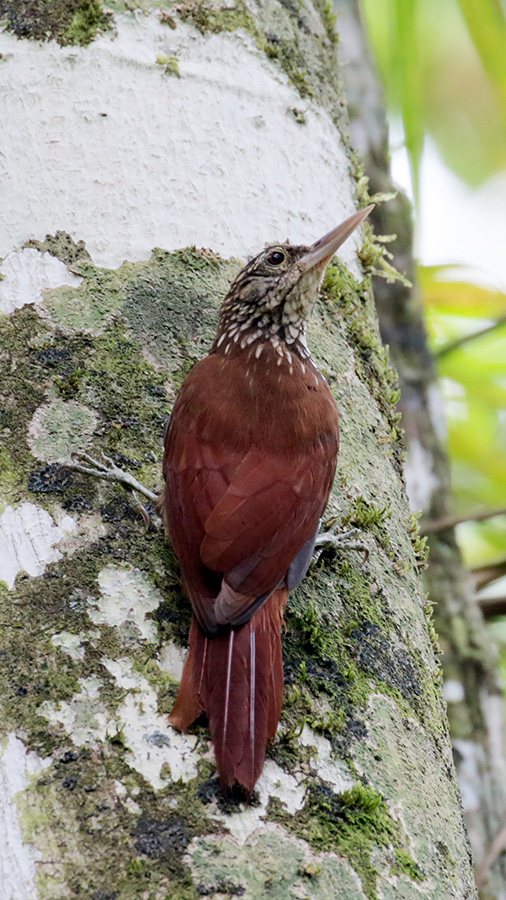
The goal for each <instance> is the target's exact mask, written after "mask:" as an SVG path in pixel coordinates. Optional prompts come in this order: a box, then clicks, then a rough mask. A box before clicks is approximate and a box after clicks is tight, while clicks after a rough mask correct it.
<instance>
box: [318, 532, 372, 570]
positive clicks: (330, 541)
mask: <svg viewBox="0 0 506 900" xmlns="http://www.w3.org/2000/svg"><path fill="white" fill-rule="evenodd" d="M359 533H360V532H359V529H358V528H350V529H349V530H348V531H343V532H341V534H336V532H335V531H323V532H322V533H321V534H319V535H318V537H317V538H316V541H315V549H314V554H313V562H318V560H319V559H320V556H321V555H322V553H323V551H324V550H326V549H327V548H328V547H332V548H334V549H339V550H341V549H344V550H359V551H360V552H361V553H363V554H364V559H363V561H362V564H363V563H365V562H367V559H368V557H369V548H368V547H366V545H365V544H363V543H362V541H355V540H353V538H355V537H356V536H357V535H358V534H359Z"/></svg>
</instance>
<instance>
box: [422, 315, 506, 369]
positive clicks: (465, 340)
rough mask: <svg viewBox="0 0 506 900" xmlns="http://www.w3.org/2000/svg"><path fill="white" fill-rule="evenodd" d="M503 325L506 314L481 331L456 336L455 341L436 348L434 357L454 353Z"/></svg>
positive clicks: (505, 323)
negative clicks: (438, 348)
mask: <svg viewBox="0 0 506 900" xmlns="http://www.w3.org/2000/svg"><path fill="white" fill-rule="evenodd" d="M503 325H506V315H505V316H500V318H499V319H496V321H495V322H492V324H491V325H487V327H486V328H481V329H480V330H479V331H472V332H471V334H464V335H462V337H460V338H456V339H455V340H454V341H449V342H448V343H447V344H445V345H444V347H441V349H440V350H436V352H435V353H434V357H435V358H436V360H438V359H443V357H445V356H448V355H449V354H450V353H453V351H454V350H458V349H459V348H460V347H463V346H464V345H465V344H469V343H470V342H471V341H475V340H477V338H480V337H483V335H484V334H490V332H491V331H495V329H496V328H501V327H502V326H503Z"/></svg>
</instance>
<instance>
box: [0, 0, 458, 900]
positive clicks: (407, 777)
mask: <svg viewBox="0 0 506 900" xmlns="http://www.w3.org/2000/svg"><path fill="white" fill-rule="evenodd" d="M195 10H197V12H195ZM232 12H234V10H232ZM246 12H247V17H249V18H248V19H247V21H246V23H245V20H244V15H246V13H245V8H243V7H242V6H241V5H239V6H238V7H236V8H235V13H236V16H237V22H236V21H235V20H234V28H245V27H247V28H248V30H249V31H250V33H252V32H251V28H250V24H251V22H253V25H254V29H255V30H256V32H255V40H257V38H258V35H260V34H261V33H263V29H265V27H266V26H265V21H264V18H263V17H265V15H267V14H269V15H272V16H273V21H276V22H277V27H279V28H280V29H281V26H282V27H283V29H285V30H286V34H287V36H286V37H282V36H281V37H279V36H278V39H277V40H276V41H273V43H274V45H275V46H276V47H279V46H281V48H282V53H283V54H284V53H285V52H286V54H287V55H288V57H290V56H291V58H292V60H293V59H295V60H296V66H297V67H298V69H301V71H302V62H301V60H302V59H303V61H304V62H303V64H304V67H305V68H304V70H303V71H304V72H305V74H304V79H303V81H304V84H305V85H306V87H307V85H310V86H312V87H311V91H312V93H313V95H314V97H313V100H312V102H315V103H320V104H321V105H322V107H324V108H327V109H329V110H330V109H331V111H332V117H333V119H334V122H335V125H336V127H342V122H343V108H344V107H343V100H342V92H341V88H340V85H339V81H338V78H337V76H336V75H335V71H337V70H335V71H334V73H332V66H331V62H332V61H333V62H332V65H333V66H335V50H336V48H335V41H334V40H331V38H330V37H329V34H328V30H329V28H330V27H331V23H330V20H329V14H328V10H327V8H326V7H325V8H319V7H318V6H312V5H310V4H307V5H305V6H304V7H303V8H302V9H300V8H299V7H297V8H295V7H293V8H292V5H291V4H289V3H284V4H283V5H280V4H277V3H274V2H272V3H270V4H267V5H266V6H265V7H263V8H262V10H261V11H257V10H253V11H251V10H250V9H249V8H248V10H247V11H246ZM257 12H258V16H257ZM230 14H231V13H230V9H229V8H228V9H226V10H221V9H220V8H219V7H215V6H213V7H212V16H211V12H210V10H209V9H208V8H207V7H204V6H203V5H202V4H200V5H198V6H192V7H190V6H189V5H187V6H184V5H183V6H180V7H178V8H177V10H175V11H174V16H175V18H176V19H177V17H178V16H179V17H183V18H184V17H185V16H186V19H187V20H188V19H190V20H192V21H194V24H195V27H196V28H198V29H201V28H206V27H210V26H209V21H211V25H212V27H213V28H214V27H215V26H216V21H218V22H219V23H222V22H223V21H226V22H228V23H229V24H230ZM197 15H198V18H197V19H196V18H195V16H197ZM216 17H218V19H216ZM118 20H119V16H118ZM250 20H251V21H250ZM248 23H249V24H248ZM118 27H120V26H119V25H118ZM252 27H253V26H252ZM269 33H271V32H269ZM258 40H259V41H260V38H258ZM311 47H313V50H311ZM260 48H261V41H260ZM296 50H297V52H299V51H300V53H301V54H303V56H301V57H298V56H296V54H295V51H296ZM259 52H263V50H262V48H261V49H260V51H259ZM280 52H281V51H280ZM268 57H269V59H270V60H271V64H273V63H272V60H273V59H274V60H275V62H274V64H278V63H279V62H281V65H282V66H283V68H285V71H287V72H289V68H286V67H285V63H284V62H283V60H279V59H278V55H277V54H274V55H273V54H271V53H268ZM276 60H277V62H276ZM322 60H324V61H325V65H324V64H323V62H322ZM299 81H300V79H299ZM303 90H306V88H304V89H303ZM301 93H303V91H302V90H301ZM307 97H308V95H307V93H306V99H307ZM307 102H309V100H307ZM245 177H247V176H245ZM362 187H363V185H362ZM31 246H32V248H33V249H35V250H37V249H38V250H40V251H41V252H48V253H50V254H53V255H54V256H56V257H58V258H60V259H61V260H63V261H64V262H65V263H67V264H68V265H69V266H70V267H71V269H72V271H73V272H74V273H75V274H76V275H78V276H79V277H80V278H81V279H82V281H81V284H80V286H79V287H69V286H64V287H61V288H57V289H54V290H52V291H46V293H45V295H44V300H43V302H42V303H39V304H37V306H36V307H35V306H33V305H31V304H28V305H25V306H24V307H23V308H22V309H19V310H17V311H16V312H14V313H13V314H12V315H11V316H10V317H8V318H7V317H5V318H3V319H2V320H1V321H0V326H1V332H0V340H1V344H2V348H3V357H2V366H3V370H2V392H3V394H4V398H5V402H4V403H3V405H2V409H1V412H0V416H1V419H0V428H1V430H2V436H3V439H4V445H3V448H2V473H1V477H2V486H3V490H4V497H5V502H6V503H7V504H9V506H10V507H11V508H12V510H14V512H13V513H12V514H11V513H9V515H14V514H19V517H21V518H18V519H16V522H17V525H16V527H17V528H18V529H19V533H20V534H21V533H22V529H23V527H24V526H23V523H24V522H28V523H30V522H31V523H32V526H31V527H32V528H35V524H37V527H38V528H39V529H40V533H41V534H42V533H43V534H49V536H50V537H49V538H48V541H49V543H50V538H51V535H53V536H54V538H55V540H57V541H58V549H57V551H55V552H53V550H51V548H49V549H48V548H47V547H46V545H44V546H45V547H46V550H47V552H46V550H45V551H44V552H46V556H45V558H44V559H42V556H41V551H40V552H39V558H38V559H37V560H35V561H34V562H33V567H32V568H33V571H32V575H30V574H28V572H27V571H25V572H23V571H21V572H20V573H19V574H18V575H17V579H16V581H15V584H14V587H13V589H12V590H10V589H9V587H8V586H5V587H4V588H3V589H2V614H1V634H0V653H1V657H2V667H1V673H0V692H1V702H2V726H3V733H4V735H5V736H6V737H5V741H6V743H5V745H4V748H5V749H4V759H7V758H8V755H9V753H11V754H13V756H14V755H16V754H18V758H19V755H20V754H22V753H23V752H26V753H27V754H28V756H27V759H28V761H29V765H28V764H27V768H26V772H27V773H28V774H27V775H26V777H25V782H24V784H23V790H20V791H19V792H18V793H17V794H16V796H15V798H14V797H13V798H12V802H13V804H14V807H15V809H16V810H17V812H18V814H19V820H20V826H21V830H22V835H23V839H24V842H25V844H26V845H27V846H29V847H32V848H35V849H34V852H33V865H34V871H35V875H34V879H35V881H34V883H35V885H36V887H35V888H34V891H35V893H33V891H32V894H31V895H30V896H38V897H39V898H44V900H46V898H47V900H54V898H58V897H62V898H63V897H64V898H68V897H73V896H76V897H77V896H89V897H92V898H94V900H106V898H110V900H112V898H121V900H123V898H124V900H127V898H141V897H142V898H144V897H149V898H153V900H154V898H157V900H158V898H164V897H171V898H174V900H190V898H197V897H198V896H223V895H225V896H227V895H228V896H234V895H236V896H244V897H247V898H252V900H253V898H262V897H265V896H266V895H268V896H269V897H272V898H280V900H282V898H295V897H301V898H302V897H305V898H315V900H320V898H321V900H326V898H328V897H331V896H332V897H334V896H335V897H337V896H340V897H343V898H347V900H359V898H364V897H367V898H369V900H375V898H378V897H383V898H392V900H393V898H394V897H402V898H406V900H414V898H421V897H425V898H426V897H430V898H434V900H436V898H437V900H446V898H455V897H456V898H459V900H464V898H472V897H474V887H473V879H472V870H471V864H470V859H469V850H468V845H467V841H466V836H465V832H464V829H463V824H462V816H461V807H460V799H459V795H458V789H457V786H456V781H455V776H454V770H453V765H452V758H451V748H450V744H449V738H448V732H447V723H446V718H445V710H444V704H443V702H442V698H441V691H440V672H439V667H438V663H437V661H436V658H435V655H434V646H433V632H432V629H431V622H430V608H429V607H428V605H427V602H426V599H425V596H424V590H423V585H422V582H421V577H420V563H421V560H420V557H419V552H420V546H419V543H418V542H417V539H416V535H415V534H414V532H413V524H412V521H411V518H410V514H409V509H408V504H407V500H406V495H405V486H404V481H403V475H402V446H401V442H400V436H399V431H398V427H397V425H398V417H397V412H396V409H395V402H396V399H397V390H396V387H397V385H396V376H395V373H394V372H393V371H392V369H391V368H390V367H389V365H388V359H387V355H386V353H385V351H384V350H383V348H382V346H381V341H380V338H379V331H378V325H377V319H376V313H375V309H374V303H373V300H372V295H371V290H370V273H368V272H367V271H364V273H363V277H361V278H360V279H359V280H357V279H356V278H355V277H354V276H353V275H352V274H350V272H349V271H348V270H347V269H346V268H345V267H344V265H342V264H336V265H334V266H332V267H331V268H330V270H329V272H328V275H327V278H326V281H325V284H324V287H323V291H322V295H321V298H320V300H319V302H318V304H317V307H316V310H315V314H314V317H313V321H312V323H311V328H310V332H309V343H310V346H311V348H312V351H313V353H314V355H315V358H316V359H317V360H318V362H319V364H320V365H321V367H322V370H323V372H324V374H325V376H326V378H327V379H328V381H329V384H330V385H331V387H332V390H333V391H334V392H335V395H336V398H337V402H338V405H339V409H340V413H341V422H342V425H341V433H342V443H341V451H340V458H339V467H338V475H337V478H336V483H335V489H334V492H333V494H332V498H331V502H330V505H329V509H328V511H327V514H326V524H337V526H338V527H343V528H345V527H347V526H353V527H355V528H357V529H358V531H359V532H360V538H361V540H362V541H363V543H364V545H365V547H366V548H367V551H368V554H367V558H365V554H364V552H362V551H361V550H356V549H355V550H349V551H346V550H345V549H343V550H340V551H339V552H337V551H332V552H330V551H326V552H325V553H324V554H323V555H322V556H321V558H320V560H319V561H318V563H317V564H316V565H315V566H314V567H313V568H312V569H311V571H310V573H309V575H308V576H307V577H306V579H305V581H304V583H303V585H302V586H301V588H300V589H299V590H297V591H296V592H295V593H294V594H293V596H292V597H291V599H290V603H289V607H288V611H287V616H286V632H285V636H284V655H285V680H286V697H285V703H284V708H283V713H282V718H281V724H280V728H279V733H278V736H277V738H276V740H275V742H274V743H273V745H272V746H271V747H270V748H269V752H268V760H267V763H266V767H265V774H264V776H263V777H262V780H261V782H260V784H259V792H260V793H259V799H258V803H259V805H255V804H253V805H252V806H251V807H250V808H249V809H244V808H237V807H235V806H234V805H233V804H225V803H224V802H223V801H221V800H220V799H219V797H218V793H217V786H216V781H215V779H214V768H213V766H212V763H211V762H210V759H209V755H208V751H209V742H208V733H207V730H206V729H205V727H203V726H201V725H196V726H195V727H194V728H193V729H191V731H190V733H189V734H188V735H186V736H179V735H177V734H176V733H175V732H173V731H172V730H171V729H170V728H169V726H168V725H167V724H166V714H167V712H168V710H169V709H170V706H171V704H172V702H173V699H174V697H175V694H176V691H177V674H178V671H180V662H181V651H182V648H183V647H184V646H185V643H186V639H187V634H188V627H189V619H190V614H189V607H188V603H187V601H186V600H185V599H184V597H183V596H182V593H181V587H180V582H179V572H178V566H177V561H176V560H175V558H174V555H173V553H172V551H171V549H170V547H169V546H168V545H167V544H166V543H165V541H164V539H163V536H162V534H161V532H160V530H157V529H156V528H153V527H151V528H150V529H149V530H148V531H145V530H144V528H143V525H142V520H141V518H140V517H139V515H138V512H137V511H136V508H135V504H134V502H133V500H132V498H131V497H130V496H129V495H127V494H125V493H124V492H123V491H122V490H121V489H119V488H117V487H115V486H114V485H110V484H107V483H104V482H98V481H93V480H90V479H87V478H85V477H84V476H81V475H73V474H71V473H70V472H69V470H68V469H65V468H61V467H60V466H59V465H58V463H59V462H62V461H64V460H65V459H67V458H68V456H69V454H70V453H71V452H72V451H73V450H75V449H76V448H77V447H79V446H80V447H81V448H82V449H88V450H89V452H91V453H92V454H93V455H94V456H99V455H100V453H105V454H107V455H108V456H110V457H112V458H113V459H114V461H115V462H116V463H118V464H120V465H122V466H124V467H129V468H130V469H131V470H132V471H133V472H134V474H135V475H136V476H137V477H138V478H139V479H140V480H141V481H144V483H146V484H148V485H149V486H152V487H153V486H154V485H156V484H159V483H160V470H161V434H162V430H163V424H164V420H165V418H166V416H167V414H168V412H169V410H170V407H171V405H172V401H173V398H174V396H175V393H176V391H177V389H178V387H179V386H180V384H181V383H182V380H183V379H184V377H185V375H186V374H187V372H188V370H189V368H190V367H191V365H192V364H193V363H194V362H195V361H196V360H197V359H199V358H200V357H201V356H202V355H203V354H204V353H205V352H206V351H207V349H208V348H209V346H210V344H211V340H212V336H213V332H214V329H215V326H216V321H217V312H218V307H219V303H220V301H221V299H222V298H223V296H224V294H225V292H226V289H227V285H228V284H229V282H230V280H231V279H232V277H233V276H234V274H235V273H236V272H237V270H238V268H239V266H240V263H239V262H238V261H237V260H233V259H223V258H221V257H219V256H217V255H216V254H214V253H213V252H211V251H197V250H195V249H194V248H190V249H181V250H178V251H175V252H166V251H164V250H154V251H153V254H152V256H151V258H150V259H149V260H146V261H144V262H139V263H128V262H126V263H124V264H123V265H122V266H121V267H120V268H119V269H117V270H106V269H99V268H97V267H96V266H94V265H93V263H92V261H91V260H90V258H89V256H88V255H87V253H86V250H85V248H84V247H82V246H78V245H75V244H74V243H73V242H72V241H71V240H70V239H69V238H68V236H66V235H63V234H60V235H55V236H53V237H49V238H48V239H47V241H46V242H44V244H37V243H36V242H35V243H34V242H32V244H31ZM368 251H370V240H368V241H367V242H366V246H365V247H364V252H363V253H362V256H363V258H364V259H367V258H368ZM22 516H24V518H22ZM30 517H31V518H30ZM44 529H45V531H44ZM28 530H29V529H28ZM31 538H33V542H34V546H35V545H37V546H38V547H39V546H40V540H39V538H40V535H39V534H37V535H36V534H34V533H32V535H31ZM31 538H30V534H28V539H31ZM23 539H24V538H23ZM37 541H39V543H38V544H37ZM46 543H47V542H46ZM31 565H32V563H31V562H30V564H28V563H27V564H26V568H27V569H28V570H30V566H31ZM13 864H14V861H13Z"/></svg>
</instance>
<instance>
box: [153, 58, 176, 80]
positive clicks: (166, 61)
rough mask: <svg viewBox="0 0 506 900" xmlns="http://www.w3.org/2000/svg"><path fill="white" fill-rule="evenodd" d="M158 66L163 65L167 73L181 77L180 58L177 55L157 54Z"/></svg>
mask: <svg viewBox="0 0 506 900" xmlns="http://www.w3.org/2000/svg"><path fill="white" fill-rule="evenodd" d="M156 64H157V66H162V68H163V71H164V73H165V75H176V76H177V77H178V78H180V76H181V73H180V71H179V60H178V58H177V56H157V57H156Z"/></svg>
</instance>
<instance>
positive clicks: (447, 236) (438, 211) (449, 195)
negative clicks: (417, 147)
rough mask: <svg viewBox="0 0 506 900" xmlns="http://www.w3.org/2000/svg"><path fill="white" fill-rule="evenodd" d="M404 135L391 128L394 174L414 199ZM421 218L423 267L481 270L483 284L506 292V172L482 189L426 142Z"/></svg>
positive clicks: (418, 223)
mask: <svg viewBox="0 0 506 900" xmlns="http://www.w3.org/2000/svg"><path fill="white" fill-rule="evenodd" d="M401 140H402V132H401V131H400V128H399V126H396V125H395V124H394V123H392V125H391V144H392V148H393V149H392V173H393V178H394V181H395V182H396V184H398V185H399V187H401V188H403V189H404V190H405V191H406V192H407V194H408V195H409V196H410V197H411V198H412V196H413V192H412V188H411V178H410V172H409V163H408V155H407V152H406V149H405V147H404V146H401ZM420 198H421V203H420V207H421V208H420V210H419V213H418V214H417V217H416V255H417V257H418V260H419V262H420V263H421V264H422V265H440V264H444V265H448V264H458V265H465V266H470V267H472V268H473V269H476V270H478V271H479V272H480V274H481V277H480V281H481V282H483V283H486V284H487V285H489V286H493V287H496V288H499V289H501V290H504V291H506V172H503V173H500V174H498V175H495V176H494V177H493V178H490V179H489V180H488V181H486V182H485V183H484V184H483V185H482V186H481V187H479V188H477V189H473V188H470V187H468V186H467V185H465V184H464V183H463V182H462V181H461V180H460V179H459V178H457V176H456V175H454V174H453V173H452V172H451V171H450V170H449V169H448V168H447V167H446V165H445V164H444V162H443V161H442V159H441V157H440V156H439V154H438V152H437V149H436V147H435V145H434V143H433V142H432V141H431V140H430V138H426V141H425V148H424V153H423V157H422V165H421V172H420Z"/></svg>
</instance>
